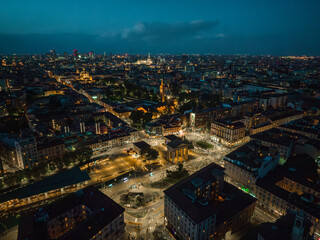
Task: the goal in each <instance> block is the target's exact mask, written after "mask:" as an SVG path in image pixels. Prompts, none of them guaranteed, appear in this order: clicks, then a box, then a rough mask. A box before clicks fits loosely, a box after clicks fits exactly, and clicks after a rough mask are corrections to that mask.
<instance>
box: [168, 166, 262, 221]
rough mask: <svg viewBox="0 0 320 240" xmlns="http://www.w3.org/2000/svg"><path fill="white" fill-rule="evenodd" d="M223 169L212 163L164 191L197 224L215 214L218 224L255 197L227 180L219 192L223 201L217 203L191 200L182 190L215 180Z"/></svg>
mask: <svg viewBox="0 0 320 240" xmlns="http://www.w3.org/2000/svg"><path fill="white" fill-rule="evenodd" d="M223 171H224V169H223V168H222V167H220V166H218V165H216V164H214V163H212V164H210V165H208V166H206V167H204V168H202V169H201V170H200V171H198V172H196V173H194V174H192V175H191V176H189V177H188V178H186V179H184V180H182V181H180V182H178V183H177V184H175V185H173V186H172V187H170V188H168V189H166V190H165V191H164V193H165V195H166V196H168V197H169V198H170V199H171V200H172V201H173V202H174V203H175V204H176V205H178V206H179V208H180V209H181V210H182V211H184V212H185V213H186V214H187V215H188V216H189V217H190V218H191V219H192V220H193V221H194V222H195V223H197V224H198V223H200V222H202V221H204V220H205V219H207V218H209V217H211V216H214V215H216V217H217V222H216V225H219V224H221V223H222V222H224V221H226V220H228V219H230V218H232V217H233V216H234V215H235V214H237V213H238V212H240V211H242V210H243V209H245V208H247V207H249V206H250V205H251V204H253V203H254V202H255V201H256V199H255V198H253V197H251V196H250V195H249V194H246V193H244V192H243V191H241V190H239V189H237V188H236V187H234V186H232V185H231V184H229V183H227V182H224V183H223V189H222V190H220V193H219V195H220V196H223V198H224V201H219V202H218V203H217V202H216V203H209V204H208V205H203V204H200V203H199V202H197V201H193V200H192V199H191V198H190V197H188V196H187V195H186V194H185V193H184V192H185V191H186V189H195V188H197V187H198V186H199V185H201V184H202V183H205V182H208V181H215V180H216V177H217V174H218V173H219V172H220V173H222V174H224V173H223ZM218 175H219V174H218Z"/></svg>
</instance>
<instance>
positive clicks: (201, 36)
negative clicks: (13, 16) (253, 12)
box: [0, 20, 320, 55]
mask: <svg viewBox="0 0 320 240" xmlns="http://www.w3.org/2000/svg"><path fill="white" fill-rule="evenodd" d="M319 41H320V34H314V33H309V34H308V35H306V34H304V35H302V34H298V36H297V35H296V34H263V35H257V34H256V35H250V36H244V35H241V36H240V35H232V34H224V33H223V32H221V30H220V25H219V22H217V21H201V20H200V21H193V22H184V23H137V24H135V25H134V26H133V27H131V28H127V29H124V30H122V31H119V32H116V33H103V34H99V35H94V34H25V35H21V34H20V35H19V34H0V53H19V54H22V53H30V54H33V53H46V52H48V51H49V49H52V48H55V49H56V51H57V52H60V53H63V52H64V51H66V52H69V53H71V52H72V50H73V49H75V48H76V49H78V51H79V52H80V53H81V52H88V51H92V50H93V51H95V52H97V53H102V52H104V51H106V52H107V53H109V52H112V53H133V54H135V53H147V52H151V53H173V54H180V53H213V54H272V55H304V54H305V55H320V45H319V44H318V42H319ZM315 46H316V47H315Z"/></svg>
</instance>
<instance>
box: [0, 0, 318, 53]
mask: <svg viewBox="0 0 320 240" xmlns="http://www.w3.org/2000/svg"><path fill="white" fill-rule="evenodd" d="M53 48H54V49H55V50H56V52H58V53H63V52H64V51H66V52H68V53H71V52H72V50H73V49H75V48H76V49H78V51H79V52H80V53H81V52H87V51H94V52H96V53H103V52H104V51H105V52H106V53H107V54H109V53H132V54H140V53H148V52H151V53H153V54H156V53H173V54H181V53H213V54H271V55H320V0H255V1H253V0H209V1H200V0H198V1H195V0H193V1H189V0H183V1H178V0H177V1H175V0H170V1H169V0H153V1H151V0H114V1H108V0H101V1H98V0H90V1H89V0H86V1H82V0H78V1H71V0H54V1H51V0H45V1H44V0H42V1H40V0H29V1H25V0H10V1H2V2H1V3H0V53H17V54H21V53H46V52H48V51H49V49H53Z"/></svg>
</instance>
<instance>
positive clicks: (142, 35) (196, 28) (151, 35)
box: [120, 20, 219, 42]
mask: <svg viewBox="0 0 320 240" xmlns="http://www.w3.org/2000/svg"><path fill="white" fill-rule="evenodd" d="M218 25H219V22H218V21H203V20H198V21H192V22H182V23H137V24H135V25H134V26H133V27H132V28H128V29H124V30H123V31H122V32H121V34H120V37H121V39H127V40H130V41H135V40H142V41H156V42H163V41H175V40H177V39H181V38H184V37H190V36H191V37H192V36H195V35H197V34H201V33H202V34H207V33H210V32H211V30H212V29H213V28H214V27H217V26H218Z"/></svg>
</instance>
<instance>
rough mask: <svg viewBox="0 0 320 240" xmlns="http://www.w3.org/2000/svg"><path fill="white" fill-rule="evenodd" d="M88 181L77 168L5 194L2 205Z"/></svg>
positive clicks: (88, 178) (1, 196) (3, 194)
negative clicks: (13, 200)
mask: <svg viewBox="0 0 320 240" xmlns="http://www.w3.org/2000/svg"><path fill="white" fill-rule="evenodd" d="M87 180H90V177H89V176H88V174H87V173H86V172H84V171H81V170H80V168H79V167H75V168H72V169H70V170H66V171H63V172H59V173H57V174H55V175H52V176H49V177H46V178H45V179H43V180H41V181H37V182H35V183H31V184H28V185H26V186H22V187H20V188H17V189H13V190H11V191H8V192H4V193H2V194H1V195H0V203H3V202H7V201H10V200H12V199H24V198H27V197H31V196H34V195H38V194H41V193H45V192H49V191H52V190H55V189H59V188H62V187H65V186H70V185H73V184H77V183H81V182H84V181H87Z"/></svg>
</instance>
